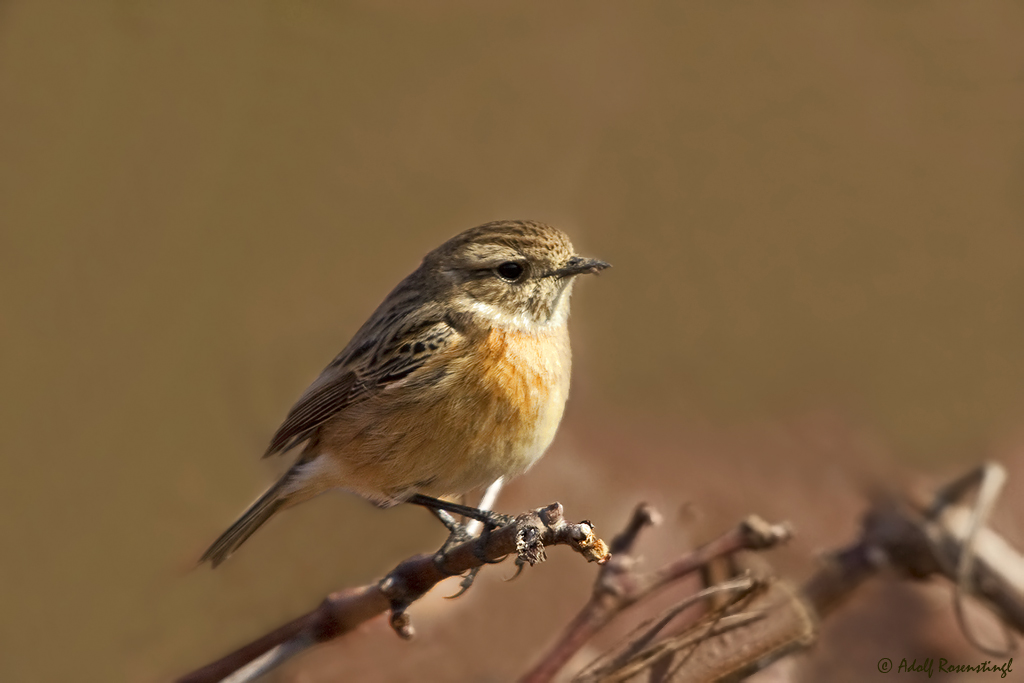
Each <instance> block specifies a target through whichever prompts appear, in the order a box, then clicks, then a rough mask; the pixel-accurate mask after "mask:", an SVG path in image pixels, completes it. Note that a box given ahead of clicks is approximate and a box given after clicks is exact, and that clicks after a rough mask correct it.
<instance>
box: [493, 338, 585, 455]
mask: <svg viewBox="0 0 1024 683" xmlns="http://www.w3.org/2000/svg"><path fill="white" fill-rule="evenodd" d="M478 358H479V360H480V366H479V374H478V377H479V385H480V390H481V392H482V393H483V394H484V395H485V396H486V398H484V399H483V400H481V401H480V404H481V405H480V408H481V409H482V410H481V412H480V413H479V414H478V417H477V419H478V421H479V423H480V427H481V430H480V433H481V436H482V437H483V438H485V439H492V444H494V445H496V446H499V450H504V451H505V458H506V459H507V462H506V463H505V466H506V467H507V469H509V470H510V473H512V472H521V471H523V470H525V469H526V468H527V467H529V466H530V465H531V464H533V462H534V461H535V460H536V459H537V458H539V457H540V456H541V454H542V453H543V452H544V450H545V449H546V448H547V447H548V445H549V444H550V443H551V440H552V439H553V438H554V436H555V431H556V430H557V429H558V423H559V422H560V421H561V419H562V411H563V409H564V407H565V401H566V398H567V397H568V393H569V375H570V370H571V363H572V360H571V359H572V356H571V353H570V350H569V339H568V334H567V331H566V329H565V327H564V326H561V327H559V328H557V329H555V330H553V331H545V332H543V333H539V334H536V333H529V332H522V331H519V330H508V329H500V328H495V329H492V330H491V331H490V332H489V333H488V334H487V336H486V338H485V339H484V340H483V342H482V347H481V348H480V349H479V353H478ZM501 445H503V446H505V447H504V448H503V449H502V448H500V446H501Z"/></svg>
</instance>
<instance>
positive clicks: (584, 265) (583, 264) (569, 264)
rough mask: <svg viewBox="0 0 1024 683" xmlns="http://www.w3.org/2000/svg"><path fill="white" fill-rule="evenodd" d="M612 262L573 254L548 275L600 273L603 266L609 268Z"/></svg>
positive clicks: (567, 275) (566, 275)
mask: <svg viewBox="0 0 1024 683" xmlns="http://www.w3.org/2000/svg"><path fill="white" fill-rule="evenodd" d="M611 267H612V264H610V263H605V262H604V261H599V260H597V259H596V258H584V257H582V256H573V257H572V258H570V259H569V260H568V261H566V262H565V265H564V266H562V267H561V268H559V269H558V270H554V271H552V272H551V273H549V275H553V276H555V277H572V276H573V275H583V274H585V273H600V272H601V271H602V270H604V269H605V268H611Z"/></svg>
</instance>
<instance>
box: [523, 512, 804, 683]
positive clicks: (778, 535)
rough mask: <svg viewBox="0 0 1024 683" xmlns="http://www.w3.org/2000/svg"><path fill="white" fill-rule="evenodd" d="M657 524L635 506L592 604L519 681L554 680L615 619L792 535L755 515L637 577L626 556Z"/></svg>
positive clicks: (614, 544) (596, 586)
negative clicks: (722, 563) (715, 566)
mask: <svg viewBox="0 0 1024 683" xmlns="http://www.w3.org/2000/svg"><path fill="white" fill-rule="evenodd" d="M656 520H657V513H655V512H654V510H653V509H652V508H651V507H650V506H648V505H646V504H641V505H639V506H637V508H636V510H635V511H634V512H633V518H632V519H631V520H630V522H629V524H628V525H627V526H626V528H625V530H623V532H622V533H621V534H620V535H619V536H618V537H616V538H615V540H614V541H612V558H611V560H609V561H608V562H607V563H606V564H605V566H604V567H603V568H602V569H601V572H600V574H599V576H598V578H597V582H596V583H595V584H594V592H593V594H592V595H591V597H590V600H589V601H588V602H587V604H586V605H585V606H584V607H583V609H582V610H580V612H579V614H577V615H576V617H575V618H574V619H573V620H572V622H570V624H569V626H568V627H566V629H565V631H564V632H563V633H562V636H561V638H560V639H559V640H558V642H557V643H556V644H555V645H554V647H552V648H551V649H550V650H549V651H548V653H547V655H545V656H544V657H543V658H542V659H541V660H540V661H539V662H538V663H537V665H536V666H534V668H533V669H532V670H530V672H529V673H527V674H526V675H525V676H523V678H521V679H520V683H547V682H548V681H550V680H552V679H553V678H554V677H555V675H556V674H557V673H558V672H559V671H561V669H562V667H564V666H565V665H566V663H568V661H569V659H571V658H572V656H573V655H574V654H576V653H577V652H578V651H579V650H580V648H582V647H583V645H584V644H585V643H586V642H587V641H589V640H590V639H591V638H592V637H593V636H594V634H595V633H597V632H598V631H600V630H601V629H602V628H604V626H605V625H606V624H607V623H608V622H609V621H611V620H612V619H613V618H614V617H615V616H616V615H618V614H619V613H620V612H622V611H623V610H625V609H626V608H628V607H630V606H632V605H634V604H636V603H637V602H639V601H640V600H643V599H644V598H646V597H647V596H649V595H651V594H652V593H654V592H656V591H658V590H660V589H662V588H664V587H666V586H668V585H669V584H671V583H673V582H675V581H677V580H679V579H680V578H682V577H684V576H686V575H688V574H690V573H692V572H694V571H696V570H697V569H700V568H701V567H702V566H704V565H705V564H707V563H708V562H709V561H711V560H713V559H714V558H717V557H722V556H724V555H729V554H731V553H734V552H736V551H738V550H758V549H763V548H768V547H771V546H773V545H776V544H778V543H780V542H782V541H785V540H787V539H788V538H789V537H790V535H791V532H790V530H789V528H788V527H787V526H785V525H771V524H768V523H767V522H765V521H764V520H762V519H761V518H759V517H749V518H748V519H747V520H745V521H744V522H742V523H741V524H740V525H739V526H737V527H736V528H734V529H732V530H731V531H729V532H727V533H725V534H724V535H722V536H720V537H718V538H716V539H715V540H713V541H711V542H710V543H707V544H706V545H703V546H701V547H699V548H697V549H696V550H693V551H692V552H689V553H687V554H686V555H684V556H682V557H680V558H679V559H677V560H675V561H674V562H670V563H669V564H667V565H665V566H664V567H662V568H661V569H659V570H657V571H654V572H652V573H650V574H644V575H641V574H637V573H636V572H635V571H634V570H633V565H634V564H635V559H634V558H633V557H632V556H631V555H630V554H629V552H630V551H631V550H632V548H633V545H634V544H635V542H636V539H637V536H638V535H639V533H640V531H641V530H642V529H644V528H645V527H647V526H649V525H651V524H652V523H654V522H655V521H656Z"/></svg>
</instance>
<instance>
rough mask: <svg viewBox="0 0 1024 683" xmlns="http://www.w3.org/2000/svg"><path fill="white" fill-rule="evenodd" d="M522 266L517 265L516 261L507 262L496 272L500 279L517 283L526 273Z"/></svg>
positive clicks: (496, 269)
mask: <svg viewBox="0 0 1024 683" xmlns="http://www.w3.org/2000/svg"><path fill="white" fill-rule="evenodd" d="M525 270H526V269H525V268H523V266H522V264H519V263H516V262H515V261H505V262H504V263H502V264H501V265H500V266H498V267H497V268H495V272H497V273H498V277H500V278H501V279H502V280H508V281H509V282H515V281H516V280H518V279H519V278H521V277H522V276H523V273H524V272H525Z"/></svg>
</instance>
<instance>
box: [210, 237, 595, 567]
mask: <svg viewBox="0 0 1024 683" xmlns="http://www.w3.org/2000/svg"><path fill="white" fill-rule="evenodd" d="M608 267H609V264H608V263H605V262H604V261H601V260H598V259H592V258H585V257H582V256H579V255H577V254H576V253H575V250H574V249H573V246H572V243H571V242H570V241H569V238H568V236H566V234H565V233H564V232H562V231H561V230H559V229H557V228H554V227H552V226H550V225H547V224H545V223H542V222H538V221H532V220H505V221H495V222H491V223H486V224H484V225H480V226H478V227H475V228H471V229H469V230H466V231H464V232H462V233H460V234H458V235H456V236H455V237H452V238H451V239H449V240H448V241H446V242H445V243H443V244H442V245H440V246H439V247H437V248H436V249H434V250H433V251H431V252H429V253H428V254H427V255H426V256H425V257H424V258H423V260H422V262H421V264H420V266H419V267H418V268H417V269H416V270H415V271H413V272H412V273H411V274H410V275H409V276H408V277H406V278H405V279H404V280H402V281H401V282H400V283H399V284H398V285H397V286H396V287H395V289H394V290H392V292H391V293H390V294H389V295H388V296H387V297H386V298H385V299H384V301H383V302H382V303H381V304H380V306H379V307H378V308H377V309H376V310H375V311H374V313H373V314H372V315H371V316H370V318H369V319H368V320H367V321H366V323H365V324H363V326H362V327H361V328H360V329H359V330H358V331H357V332H356V334H355V336H353V337H352V339H351V341H349V343H348V345H347V346H345V348H344V349H343V350H342V351H341V353H339V354H338V355H337V356H336V357H335V358H334V359H333V360H332V361H331V362H330V363H329V364H328V365H327V367H326V368H325V369H324V370H323V372H321V373H320V375H319V377H317V379H316V380H315V381H314V382H313V383H312V384H311V385H310V386H309V388H308V389H306V391H305V392H304V393H303V394H302V395H301V396H300V398H299V399H298V401H297V402H296V403H295V405H294V406H293V407H292V408H291V410H290V411H289V412H288V414H287V416H286V417H285V419H284V422H283V423H282V424H281V426H280V427H279V428H278V429H277V431H276V432H275V433H274V435H273V438H272V439H271V440H270V445H269V446H268V448H267V450H266V452H265V454H264V457H269V456H272V455H275V454H279V453H285V452H288V451H291V450H293V449H296V448H298V447H299V446H302V449H301V451H300V452H299V455H298V457H297V459H296V460H295V462H294V464H293V465H292V466H291V467H290V468H289V469H288V470H287V471H286V472H285V473H284V475H283V476H281V478H280V479H279V480H278V481H277V482H276V483H275V484H273V485H272V486H271V487H270V488H269V489H268V490H267V491H266V492H265V493H263V495H261V496H260V497H259V498H258V499H257V500H256V501H255V502H254V503H253V504H252V505H251V506H249V508H248V509H246V510H245V511H244V512H243V513H242V515H241V516H240V517H239V518H238V519H237V521H235V522H234V523H233V524H232V525H231V526H230V527H229V528H228V529H227V530H226V531H225V532H224V533H223V534H221V535H220V537H219V538H217V540H216V541H214V543H213V544H212V545H211V546H210V547H209V549H208V550H207V551H206V552H205V553H204V554H203V556H202V558H201V560H200V562H201V563H202V562H210V564H211V565H212V566H214V567H216V566H217V565H219V564H220V563H222V562H223V561H224V560H225V559H227V557H228V556H229V555H231V554H232V553H233V552H234V551H235V550H236V549H237V548H238V547H239V546H240V545H241V544H242V543H243V542H244V541H245V540H246V539H248V538H249V537H250V536H251V535H252V533H253V532H255V531H256V530H257V529H258V528H259V527H260V526H262V525H263V524H264V523H265V522H266V521H267V520H268V519H270V518H271V517H272V516H274V515H275V514H277V513H278V512H280V511H282V510H284V509H286V508H290V507H292V506H294V505H297V504H299V503H302V502H304V501H307V500H309V499H311V498H313V497H315V496H317V495H319V494H321V493H323V492H325V491H328V490H332V489H341V490H343V491H347V492H349V493H352V494H355V495H357V496H360V497H362V498H365V499H367V500H369V501H371V502H372V503H374V504H376V505H378V506H380V507H390V506H393V505H397V504H399V503H403V502H411V503H416V504H419V505H424V506H426V507H428V508H430V509H432V510H433V511H434V512H435V514H437V515H438V516H439V517H440V518H441V519H442V521H445V520H446V517H445V516H444V512H443V511H445V510H448V511H455V512H456V513H458V514H467V511H469V512H468V514H469V515H470V516H473V517H475V518H477V519H482V520H485V521H488V520H490V519H491V518H490V517H487V516H483V517H481V516H479V515H474V514H473V512H472V511H473V510H476V509H475V508H471V507H468V506H459V505H457V504H453V503H448V502H447V501H441V500H440V498H441V497H444V496H459V495H463V494H465V493H467V492H470V491H472V490H474V489H477V488H480V487H483V486H487V485H489V484H491V483H492V482H494V481H495V480H497V479H499V478H504V479H505V480H506V481H507V480H508V479H509V478H511V477H515V476H517V475H520V474H522V473H524V472H525V471H526V470H527V469H529V468H530V466H531V465H533V464H534V463H535V462H536V461H537V460H538V459H539V458H540V457H541V456H542V455H543V454H544V452H545V450H547V448H548V446H549V445H550V444H551V441H552V439H553V438H554V436H555V432H556V430H557V429H558V425H559V422H560V421H561V418H562V412H563V410H564V407H565V402H566V399H567V397H568V392H569V377H570V371H571V351H570V346H569V335H568V327H567V320H568V317H569V299H570V295H571V293H572V289H573V284H574V283H575V281H576V278H577V277H578V276H580V275H584V274H589V273H598V272H600V271H602V270H604V269H606V268H608ZM477 512H481V511H479V510H477ZM447 519H448V520H449V521H446V525H448V526H449V529H450V530H452V531H453V534H454V533H455V530H454V529H453V526H452V524H451V522H450V520H451V519H452V518H451V517H450V516H448V517H447Z"/></svg>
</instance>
